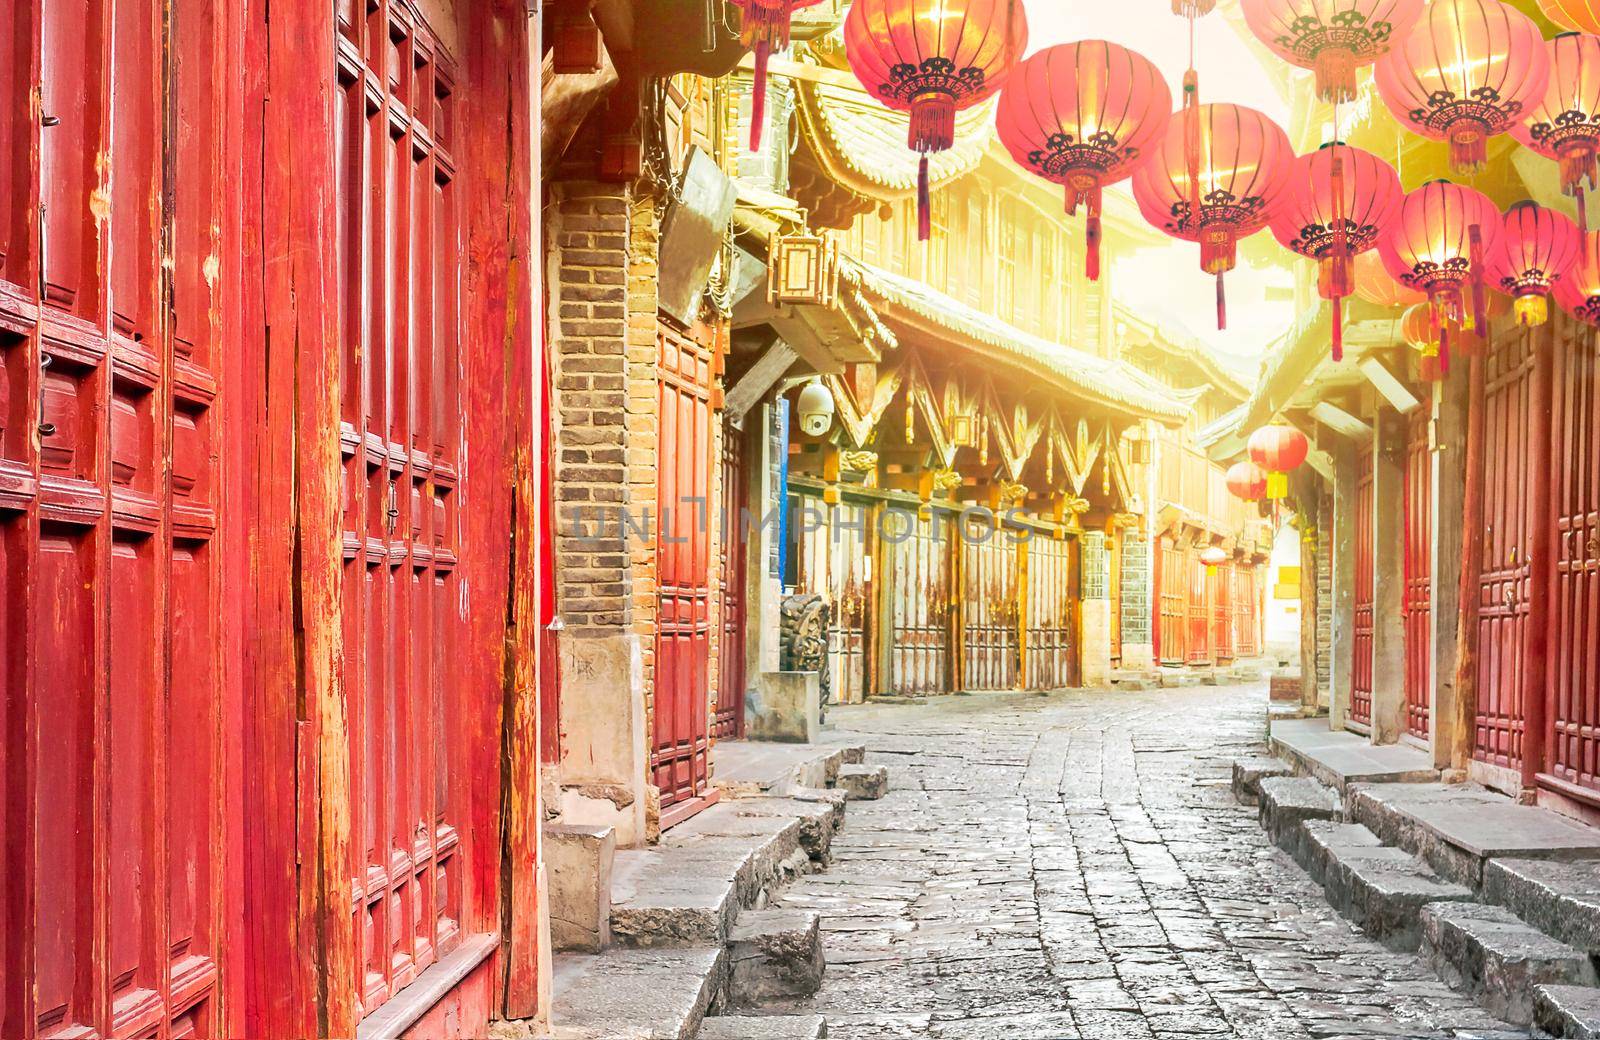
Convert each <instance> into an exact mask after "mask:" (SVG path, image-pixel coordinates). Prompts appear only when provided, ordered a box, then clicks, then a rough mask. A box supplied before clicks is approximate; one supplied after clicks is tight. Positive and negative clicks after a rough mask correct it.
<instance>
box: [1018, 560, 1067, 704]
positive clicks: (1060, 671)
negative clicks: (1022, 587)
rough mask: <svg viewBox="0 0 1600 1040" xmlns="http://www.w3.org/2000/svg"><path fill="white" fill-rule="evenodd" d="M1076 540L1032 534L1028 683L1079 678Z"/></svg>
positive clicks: (1055, 684) (1058, 684)
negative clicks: (1075, 564)
mask: <svg viewBox="0 0 1600 1040" xmlns="http://www.w3.org/2000/svg"><path fill="white" fill-rule="evenodd" d="M1077 552H1078V544H1077V542H1076V541H1073V540H1068V539H1063V538H1053V537H1051V536H1049V535H1044V534H1035V535H1034V536H1033V537H1031V538H1029V539H1028V545H1027V550H1026V555H1027V578H1028V612H1027V620H1028V626H1027V627H1028V632H1027V637H1028V643H1027V649H1026V653H1025V655H1024V659H1025V660H1026V662H1027V677H1026V682H1025V685H1026V687H1027V688H1028V689H1030V690H1059V689H1064V688H1067V687H1072V686H1077V685H1078V684H1079V681H1080V680H1079V674H1080V669H1079V657H1078V645H1077V643H1078V632H1077V618H1078V609H1077V608H1078V597H1079V591H1080V590H1079V588H1078V582H1077V568H1076V567H1075V566H1074V560H1075V558H1076V555H1077Z"/></svg>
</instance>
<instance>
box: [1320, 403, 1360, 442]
mask: <svg viewBox="0 0 1600 1040" xmlns="http://www.w3.org/2000/svg"><path fill="white" fill-rule="evenodd" d="M1311 417H1312V418H1313V419H1315V420H1317V421H1318V422H1320V423H1322V425H1324V426H1326V427H1328V429H1330V430H1332V431H1333V432H1334V433H1337V434H1339V435H1341V436H1343V437H1348V438H1350V439H1351V440H1355V441H1368V440H1371V439H1372V426H1371V425H1370V424H1368V423H1366V422H1364V421H1362V420H1361V419H1358V418H1356V417H1355V416H1353V415H1351V414H1350V413H1349V412H1347V411H1345V410H1344V409H1343V408H1340V407H1339V406H1338V405H1336V404H1330V403H1329V402H1327V401H1319V402H1317V403H1316V404H1314V405H1312V406H1311Z"/></svg>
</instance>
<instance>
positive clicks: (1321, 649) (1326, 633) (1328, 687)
mask: <svg viewBox="0 0 1600 1040" xmlns="http://www.w3.org/2000/svg"><path fill="white" fill-rule="evenodd" d="M1318 501H1319V505H1318V507H1317V558H1316V582H1317V615H1316V626H1317V657H1316V666H1317V697H1318V701H1319V704H1320V705H1321V707H1322V708H1324V709H1329V710H1331V709H1332V707H1333V491H1332V490H1331V489H1330V488H1329V487H1328V486H1327V485H1326V484H1324V485H1322V491H1321V493H1320V494H1319V496H1318Z"/></svg>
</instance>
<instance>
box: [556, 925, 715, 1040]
mask: <svg viewBox="0 0 1600 1040" xmlns="http://www.w3.org/2000/svg"><path fill="white" fill-rule="evenodd" d="M726 973H727V955H726V953H725V951H723V950H722V948H721V947H717V948H715V949H688V950H628V949H612V950H607V951H606V952H605V953H601V954H563V955H559V956H557V957H556V958H555V963H554V970H553V978H552V986H553V994H552V1000H551V1007H552V1021H551V1030H552V1035H553V1036H554V1037H558V1038H560V1040H690V1038H692V1037H694V1036H695V1035H696V1033H697V1031H698V1030H699V1028H700V1022H701V1020H702V1019H703V1018H704V1017H705V1014H706V1011H707V1009H708V1008H710V1006H711V1003H712V1001H713V999H715V997H716V995H717V993H718V992H719V991H720V990H721V989H722V985H723V981H724V977H725V975H726Z"/></svg>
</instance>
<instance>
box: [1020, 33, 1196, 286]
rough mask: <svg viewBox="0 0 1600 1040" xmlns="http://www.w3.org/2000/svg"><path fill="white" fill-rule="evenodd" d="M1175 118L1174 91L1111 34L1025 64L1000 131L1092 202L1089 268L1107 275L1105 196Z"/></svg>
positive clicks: (1026, 161)
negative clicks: (1102, 269) (1102, 267)
mask: <svg viewBox="0 0 1600 1040" xmlns="http://www.w3.org/2000/svg"><path fill="white" fill-rule="evenodd" d="M1171 118H1172V92H1171V91H1170V90H1168V89H1167V83H1166V80H1164V79H1162V78H1161V72H1160V71H1159V70H1158V69H1157V68H1156V67H1155V66H1154V65H1153V64H1151V63H1150V61H1149V60H1148V59H1146V58H1144V57H1143V56H1141V55H1139V54H1135V53H1134V52H1133V51H1130V50H1127V49H1126V48H1123V47H1119V46H1117V45H1116V44H1114V43H1106V42H1105V41H1103V40H1083V41H1081V42H1079V43H1064V44H1059V45H1057V46H1055V47H1047V48H1046V49H1044V50H1042V51H1040V52H1039V53H1037V54H1035V55H1033V56H1032V57H1030V58H1029V59H1028V60H1026V61H1024V62H1022V64H1020V65H1018V66H1017V67H1016V68H1015V69H1014V70H1013V71H1012V73H1011V75H1010V76H1009V77H1008V78H1007V81H1006V89H1005V90H1004V91H1003V92H1002V93H1001V95H1000V107H999V112H998V114H997V115H996V117H995V129H996V130H997V131H998V132H999V135H1000V141H1001V142H1002V143H1003V144H1004V145H1005V146H1006V150H1007V151H1009V152H1010V153H1011V157H1012V158H1013V159H1015V160H1016V161H1017V162H1018V163H1019V164H1020V165H1021V166H1022V167H1023V168H1024V169H1026V170H1029V171H1030V172H1032V173H1036V174H1038V175H1039V176H1041V177H1043V178H1044V179H1045V180H1047V181H1051V182H1052V183H1055V184H1061V185H1064V186H1065V187H1066V196H1067V202H1066V204H1067V212H1068V213H1069V214H1073V215H1076V214H1077V212H1078V206H1079V204H1080V203H1083V204H1085V205H1087V207H1088V224H1087V239H1088V257H1087V261H1086V264H1087V273H1088V276H1089V279H1090V280H1091V281H1096V280H1098V279H1099V277H1100V195H1101V190H1102V189H1103V188H1105V187H1106V186H1107V185H1109V184H1115V183H1116V182H1118V181H1120V180H1122V179H1124V178H1126V177H1131V176H1132V175H1133V171H1134V170H1135V169H1137V168H1138V166H1139V165H1140V164H1141V163H1143V162H1144V161H1145V160H1146V159H1147V158H1148V157H1149V153H1150V150H1151V148H1152V146H1154V145H1155V144H1156V143H1157V142H1159V141H1160V140H1161V137H1162V135H1163V134H1164V133H1165V132H1166V129H1167V124H1168V122H1169V121H1170V120H1171Z"/></svg>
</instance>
